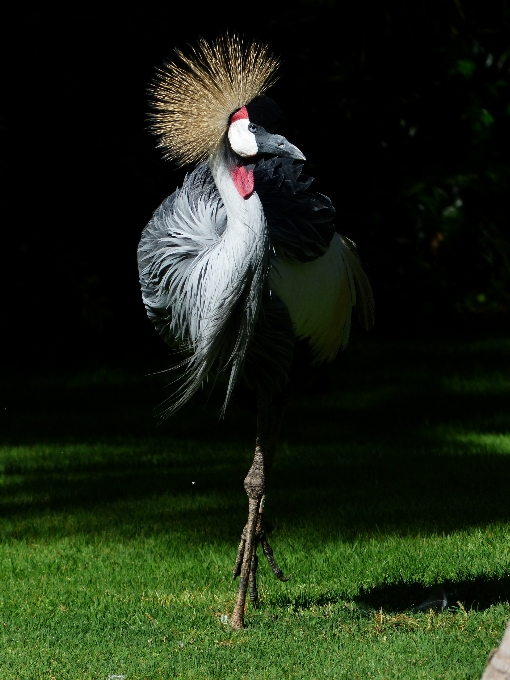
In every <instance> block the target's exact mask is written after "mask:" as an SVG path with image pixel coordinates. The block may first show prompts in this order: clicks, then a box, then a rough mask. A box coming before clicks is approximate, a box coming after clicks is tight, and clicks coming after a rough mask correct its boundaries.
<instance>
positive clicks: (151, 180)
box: [0, 0, 510, 368]
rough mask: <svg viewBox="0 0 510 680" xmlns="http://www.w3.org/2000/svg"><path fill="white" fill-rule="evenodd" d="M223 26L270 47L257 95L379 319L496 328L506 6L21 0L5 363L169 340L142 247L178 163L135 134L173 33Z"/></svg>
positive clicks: (501, 258)
mask: <svg viewBox="0 0 510 680" xmlns="http://www.w3.org/2000/svg"><path fill="white" fill-rule="evenodd" d="M225 29H229V30H230V31H237V32H239V33H241V34H243V35H244V36H246V37H247V38H252V37H254V38H258V39H260V40H263V41H266V42H268V43H269V44H270V46H271V48H272V50H273V51H274V52H275V53H276V54H278V55H280V56H281V57H282V60H283V64H282V68H281V72H280V75H281V77H280V81H279V83H278V84H277V85H276V86H275V87H274V88H273V89H272V91H271V92H270V94H271V95H272V96H273V97H274V98H275V99H276V100H277V101H278V102H279V103H280V105H281V106H282V108H283V109H284V111H285V113H286V116H287V129H286V131H285V132H286V134H287V136H288V138H289V139H290V141H291V142H292V143H294V144H296V145H297V146H298V147H299V148H300V149H302V150H303V152H304V153H305V155H306V156H307V159H308V160H307V163H306V165H305V172H307V173H308V174H310V175H312V176H314V177H315V178H316V181H315V184H314V188H315V189H316V190H317V191H320V192H321V193H325V194H327V195H329V196H330V197H331V198H332V199H333V202H334V204H335V206H336V208H337V212H338V217H337V223H338V225H339V226H340V228H341V231H342V233H343V234H345V235H346V236H348V237H350V238H352V239H353V240H355V241H356V242H357V243H358V246H359V250H360V253H361V256H362V259H363V260H364V261H365V262H366V263H367V267H368V271H369V274H370V277H371V280H372V282H373V286H374V290H375V295H376V314H377V316H376V322H377V330H376V332H378V333H403V332H407V333H423V332H435V333H442V332H449V331H451V330H452V329H453V330H454V331H455V330H459V329H461V330H462V329H463V328H465V327H469V328H478V329H497V330H499V331H500V330H505V329H507V328H508V326H509V315H510V285H509V284H510V236H509V234H510V229H509V225H508V217H509V210H508V187H509V180H510V156H509V151H510V134H509V123H510V89H509V78H510V76H509V71H510V3H509V2H488V1H487V0H484V1H482V0H470V1H465V0H394V1H390V0H381V1H379V2H371V1H370V0H362V1H360V2H357V3H347V2H337V1H334V0H330V1H314V2H310V1H307V0H298V1H294V2H289V1H287V0H285V1H283V2H278V1H274V2H265V1H264V2H257V3H232V2H229V3H214V4H213V3H211V4H210V5H208V6H207V7H206V8H204V7H202V6H199V5H195V4H192V3H179V4H174V3H171V2H167V3H165V4H159V3H140V5H139V7H138V8H136V9H135V10H134V9H131V8H129V7H128V6H124V7H120V8H119V9H118V10H114V9H112V8H111V7H110V8H107V9H104V8H102V9H99V8H94V7H93V6H91V5H88V4H76V5H72V6H69V8H68V9H67V10H66V11H61V10H60V11H56V10H54V9H47V8H46V7H45V6H43V5H41V7H40V8H39V9H29V8H27V7H25V8H23V9H22V10H19V11H17V12H16V13H11V14H10V15H9V16H8V17H7V19H6V20H5V16H4V22H3V29H2V31H3V39H2V44H3V55H2V60H1V61H2V63H1V69H2V95H3V96H2V102H1V104H0V116H1V119H0V125H1V127H0V140H1V152H2V156H1V158H2V165H1V173H2V176H1V187H2V194H3V195H2V241H1V243H2V246H1V254H2V267H1V274H0V275H1V277H2V280H1V290H2V300H1V306H0V314H1V329H2V354H1V357H2V358H1V362H2V363H3V364H4V365H9V366H13V367H15V366H25V367H29V368H30V367H32V366H58V365H62V366H67V365H69V364H77V363H78V364H79V363H81V362H89V361H113V360H115V359H116V358H118V357H121V356H122V357H138V358H142V357H146V356H148V355H149V356H153V355H157V354H161V355H162V356H163V355H165V354H166V349H165V347H164V345H163V343H162V341H161V340H160V339H159V337H158V336H157V334H156V333H155V331H154V330H153V329H152V327H151V325H150V323H149V322H148V321H147V319H146V317H145V311H144V309H143V306H142V303H141V298H140V293H139V289H138V274H137V268H136V247H137V243H138V239H139V236H140V233H141V231H142V229H143V227H144V225H145V224H146V223H147V221H148V220H149V218H150V216H151V213H152V211H153V210H154V209H155V208H156V207H157V206H158V205H159V203H160V202H161V201H162V200H163V199H164V198H165V197H166V196H167V195H168V194H170V193H171V192H172V191H173V190H174V189H175V188H176V186H177V185H178V184H179V183H180V182H181V181H182V178H183V175H184V171H180V170H176V168H175V167H174V166H173V165H172V164H170V163H167V162H164V161H163V160H162V159H161V151H160V150H158V149H156V140H155V139H154V138H153V137H151V135H150V134H149V132H148V131H147V113H148V111H149V107H148V103H147V92H146V89H147V85H148V83H149V82H150V81H151V79H152V78H153V76H154V73H155V69H156V68H157V67H158V66H160V65H161V64H162V63H163V61H164V60H165V59H168V58H171V57H172V54H173V48H174V47H175V46H178V47H185V46H186V44H187V43H195V42H196V38H197V36H198V35H202V36H204V37H205V38H208V39H213V38H215V37H217V36H218V35H219V34H220V33H221V32H223V31H224V30H225Z"/></svg>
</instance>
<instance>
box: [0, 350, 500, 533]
mask: <svg viewBox="0 0 510 680" xmlns="http://www.w3.org/2000/svg"><path fill="white" fill-rule="evenodd" d="M509 348H510V344H509V343H508V341H505V342H503V341H498V342H495V343H493V344H491V343H490V342H486V343H485V344H484V343H481V344H480V343H478V344H476V343H475V344H473V345H472V346H468V345H461V344H458V343H457V344H452V345H451V346H449V345H446V344H445V343H441V342H436V343H435V344H434V343H432V342H431V343H428V344H427V343H423V344H416V343H415V344H414V345H413V346H411V345H409V344H405V343H404V344H402V343H400V344H398V343H393V344H388V343H386V345H384V344H382V345H381V346H378V345H376V344H374V343H373V342H366V343H360V344H359V347H358V349H357V350H356V351H357V354H356V352H354V353H353V357H354V361H353V362H352V363H350V364H349V363H347V364H346V365H344V366H343V367H340V368H339V369H338V370H339V371H340V372H339V373H338V375H337V378H338V385H339V388H338V389H337V390H336V391H334V392H332V393H331V394H327V395H323V396H321V395H318V396H317V397H315V398H313V399H305V398H303V397H297V398H296V399H295V401H294V403H293V404H292V405H291V407H290V409H289V413H288V416H287V421H286V424H285V426H284V431H283V439H284V440H286V441H287V446H285V445H283V446H281V447H280V450H279V452H278V455H277V460H276V467H275V470H274V472H273V475H272V478H271V480H270V488H269V505H268V512H269V513H270V515H271V516H272V517H273V518H274V519H276V520H277V522H276V523H277V529H278V524H280V525H282V524H283V525H286V526H288V527H291V528H292V527H293V526H296V525H297V524H298V523H299V525H300V526H301V527H302V525H305V526H306V527H307V528H309V527H313V532H314V536H315V538H316V540H330V539H331V538H332V537H338V536H341V537H342V539H344V540H356V539H357V538H359V537H360V536H361V537H363V536H366V535H374V534H376V533H396V534H414V533H434V534H436V533H443V532H449V531H455V530H458V529H462V528H464V527H469V526H473V525H481V526H483V525H485V524H487V523H489V522H493V521H499V520H508V519H509V518H510V504H509V503H508V501H507V498H508V481H509V480H510V455H502V454H501V453H498V451H493V450H490V449H489V448H486V450H483V445H481V446H480V447H479V449H480V450H479V451H476V452H473V447H472V445H471V444H470V443H468V442H465V441H462V440H461V439H455V438H454V439H453V440H452V441H448V440H447V436H445V435H444V434H442V432H445V433H446V434H447V435H448V434H451V433H452V432H453V433H454V432H456V431H460V432H468V433H469V432H470V431H473V432H474V433H475V434H476V433H483V432H489V433H506V432H508V431H510V415H509V413H508V408H507V399H508V394H507V393H508V389H506V388H505V385H504V383H502V382H501V376H503V377H504V371H502V370H501V367H502V366H504V363H503V362H504V361H507V360H508V355H509V353H510V349H509ZM505 365H506V364H505ZM140 373H141V372H140ZM459 376H461V378H462V380H465V381H467V383H466V384H468V387H467V388H466V389H464V388H463V387H462V384H463V383H462V381H461V383H459V384H460V385H461V386H460V387H459V388H458V390H457V391H455V390H454V391H452V390H450V389H447V387H445V385H446V383H445V380H446V379H447V378H448V379H451V380H455V379H457V378H458V377H459ZM477 380H478V381H479V384H480V385H481V386H482V387H481V388H480V389H478V388H477V384H478V383H477ZM484 381H485V382H484ZM160 384H161V383H157V384H156V385H154V384H152V383H151V382H150V381H149V380H148V381H147V384H144V383H143V381H138V382H137V381H134V382H130V381H129V380H126V381H125V382H124V383H123V384H115V382H113V383H108V382H106V383H103V384H96V383H94V381H91V382H90V383H87V381H86V380H85V381H84V382H83V381H82V383H80V384H77V383H76V381H75V382H74V383H73V382H72V381H71V382H67V383H66V382H65V381H64V380H62V379H61V381H60V383H58V381H57V384H55V383H52V381H51V380H50V379H48V382H47V383H42V382H39V383H37V382H36V383H34V384H33V386H32V387H25V386H24V385H19V384H14V385H10V387H9V390H8V391H7V392H6V393H5V395H4V397H3V399H4V402H3V403H4V404H5V405H6V406H5V407H4V409H3V410H0V427H1V428H2V439H3V442H4V443H5V444H6V445H7V446H22V445H28V446H33V447H34V450H35V448H36V446H40V445H48V446H50V447H53V448H55V447H58V448H60V447H62V449H63V450H64V451H65V449H66V447H68V446H69V447H70V451H71V453H70V454H69V455H67V456H64V458H63V459H62V460H61V461H60V460H59V459H58V458H55V459H54V460H49V459H48V460H44V461H42V462H40V464H39V463H38V459H37V457H34V460H33V461H28V462H29V464H25V462H24V461H23V460H17V459H13V460H7V461H6V462H5V464H4V475H5V479H6V485H5V486H4V489H3V491H4V499H3V502H2V511H3V513H4V515H6V516H9V515H11V516H12V515H15V516H24V517H30V516H34V517H35V516H36V515H38V514H39V513H41V512H53V511H55V512H58V511H60V510H63V509H65V510H66V511H67V512H71V513H72V511H73V510H74V509H76V510H78V509H85V510H90V514H91V515H92V514H94V515H99V516H101V517H102V520H101V522H102V523H103V526H104V527H105V528H108V527H110V529H111V530H113V531H115V532H120V533H123V532H129V531H132V530H133V529H132V528H130V527H134V526H135V525H137V526H138V527H139V526H140V525H141V524H145V525H147V526H149V525H150V527H151V531H152V533H158V532H166V531H167V530H168V522H169V519H172V522H173V523H174V524H175V525H177V526H182V527H184V528H185V529H189V528H193V529H195V528H196V527H199V526H203V527H205V530H206V531H207V530H209V531H211V532H212V531H213V528H214V527H215V525H216V523H217V519H218V518H217V517H216V510H215V508H214V507H212V506H211V502H210V501H209V500H208V497H209V495H210V494H216V495H218V494H219V495H220V496H221V497H222V500H221V503H220V505H221V506H222V507H224V508H225V507H228V508H229V509H230V508H232V509H233V508H238V509H237V510H233V512H232V513H229V517H228V518H226V525H225V531H224V532H223V533H224V539H225V541H226V542H230V541H231V540H232V539H233V537H234V536H235V537H236V538H237V534H238V533H239V527H241V526H242V524H243V523H244V520H245V512H246V502H245V497H244V492H243V490H242V482H243V479H244V476H245V474H246V471H247V469H248V467H249V465H250V459H251V455H252V448H253V439H254V431H255V424H254V418H253V417H252V416H250V415H247V414H243V413H239V412H236V411H235V409H232V411H231V412H230V413H229V414H228V415H227V418H226V420H225V421H221V422H218V411H219V408H220V406H221V397H222V394H221V389H220V388H219V389H218V390H217V391H216V394H215V395H214V396H213V397H212V398H211V399H210V400H209V401H207V400H206V398H205V397H204V396H203V395H202V396H200V395H197V398H196V399H194V400H193V401H192V402H191V403H190V404H188V405H186V407H185V408H183V409H182V410H181V411H180V412H179V413H178V414H177V415H176V416H175V417H174V418H172V419H171V420H169V421H168V422H167V424H165V425H163V426H162V427H160V428H157V427H156V420H155V418H154V416H153V412H152V411H151V410H150V408H149V406H148V404H149V403H155V402H156V401H157V398H158V397H157V396H155V395H157V394H158V391H159V393H161V390H160ZM484 385H485V387H484ZM149 386H150V387H151V389H150V390H149V389H148V388H149ZM487 386H488V387H487ZM491 386H493V388H494V389H492V388H491ZM482 388H483V389H482ZM503 388H504V389H503ZM463 389H464V391H462V390H463ZM491 389H492V391H491ZM148 392H149V393H150V396H147V393H148ZM73 446H74V447H75V448H76V446H78V447H80V446H81V447H82V450H81V452H79V451H78V452H77V451H75V450H74V449H73V448H72V447H73ZM94 447H96V448H97V449H98V451H99V453H97V452H96V453H95V452H94V451H95V449H94ZM88 449H90V450H88ZM27 455H30V454H27ZM51 455H53V454H51ZM193 482H194V484H193ZM198 497H200V499H201V500H200V502H198V501H197V498H198ZM158 498H159V499H161V504H162V505H161V507H160V508H159V509H157V508H154V510H148V509H147V508H145V507H143V506H144V503H146V502H147V501H148V500H149V499H158ZM176 498H179V499H180V500H181V501H182V502H179V503H178V504H175V503H174V500H175V499H176ZM119 502H120V504H119ZM215 502H216V501H215ZM126 503H130V504H131V506H132V507H131V508H130V510H129V513H128V516H127V517H126ZM116 504H119V505H118V506H116ZM218 512H220V511H218ZM223 512H225V511H223ZM151 513H153V514H151ZM158 513H159V514H160V515H161V514H163V515H164V517H165V519H164V521H163V520H162V519H161V517H159V516H158ZM35 524H36V523H30V522H26V523H25V525H24V527H23V529H22V530H23V531H25V532H27V533H30V532H31V531H36V526H35ZM88 526H90V527H93V528H91V529H90V530H91V531H92V530H93V531H94V532H95V531H97V522H96V521H91V522H90V524H89V523H87V522H83V523H82V524H81V526H80V528H79V531H83V532H86V531H87V530H88V529H87V527H88ZM51 530H52V531H54V532H59V531H61V532H65V531H66V528H65V526H64V525H61V526H59V525H58V523H57V524H55V526H54V527H53V528H52V529H51ZM73 531H76V529H73ZM193 536H194V537H195V538H193ZM203 539H204V537H203V532H201V531H200V532H198V531H197V532H195V533H191V534H190V540H196V542H197V543H201V542H203ZM234 540H235V539H234Z"/></svg>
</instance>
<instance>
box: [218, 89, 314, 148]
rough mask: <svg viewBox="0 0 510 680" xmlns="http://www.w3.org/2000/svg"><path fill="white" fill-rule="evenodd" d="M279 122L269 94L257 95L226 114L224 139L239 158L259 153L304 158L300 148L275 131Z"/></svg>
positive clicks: (279, 124) (278, 108)
mask: <svg viewBox="0 0 510 680" xmlns="http://www.w3.org/2000/svg"><path fill="white" fill-rule="evenodd" d="M282 122H283V113H282V110H281V109H280V107H279V106H278V104H277V103H276V102H275V101H273V100H272V99H271V98H270V97H266V96H265V95H259V96H258V97H255V99H253V100H252V101H251V102H250V103H249V104H247V105H246V106H242V107H241V108H240V109H237V111H235V112H234V113H233V114H232V116H231V117H230V121H229V127H228V141H229V142H230V146H231V148H232V150H233V151H234V152H235V153H236V154H237V155H238V156H241V158H252V157H253V156H257V155H259V154H264V155H269V156H281V157H286V158H295V159H296V160H302V161H304V160H306V159H305V157H304V156H303V154H302V153H301V151H300V150H299V149H298V148H297V146H294V145H293V144H291V143H290V142H289V141H287V139H285V137H282V135H279V134H276V131H277V130H278V129H279V128H280V126H281V124H282Z"/></svg>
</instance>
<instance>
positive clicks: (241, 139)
mask: <svg viewBox="0 0 510 680" xmlns="http://www.w3.org/2000/svg"><path fill="white" fill-rule="evenodd" d="M249 123H250V121H249V120H248V118H240V119H239V120H236V121H235V122H234V123H232V124H231V126H230V127H229V129H228V141H229V142H230V146H231V147H232V149H233V150H234V151H235V152H236V153H237V154H238V155H239V156H242V157H243V158H247V157H249V156H256V155H257V153H258V151H259V149H258V146H257V140H256V139H255V135H254V134H253V132H250V131H249V130H248V125H249Z"/></svg>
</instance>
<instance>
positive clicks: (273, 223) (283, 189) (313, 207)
mask: <svg viewBox="0 0 510 680" xmlns="http://www.w3.org/2000/svg"><path fill="white" fill-rule="evenodd" d="M302 167H303V165H302V163H296V162H294V160H293V159H291V158H270V159H267V160H262V161H260V162H259V163H257V165H256V166H255V168H254V177H255V190H256V191H257V194H258V195H259V198H260V200H261V203H262V205H263V207H264V214H265V216H266V220H267V226H268V230H269V238H270V240H271V243H272V244H273V246H275V248H277V249H278V250H279V251H280V252H281V253H282V254H284V255H287V256H289V257H291V258H292V259H294V260H297V261H298V262H311V261H312V260H315V259H316V258H317V257H320V256H321V255H324V253H326V251H327V250H328V248H329V245H330V243H331V239H332V238H333V234H334V233H335V226H334V224H333V219H334V217H335V208H334V207H333V204H332V203H331V201H330V200H329V198H328V197H327V196H322V195H321V194H316V193H313V192H312V191H309V188H310V185H311V183H312V182H313V178H312V177H307V176H306V175H303V174H302V172H301V171H302Z"/></svg>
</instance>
